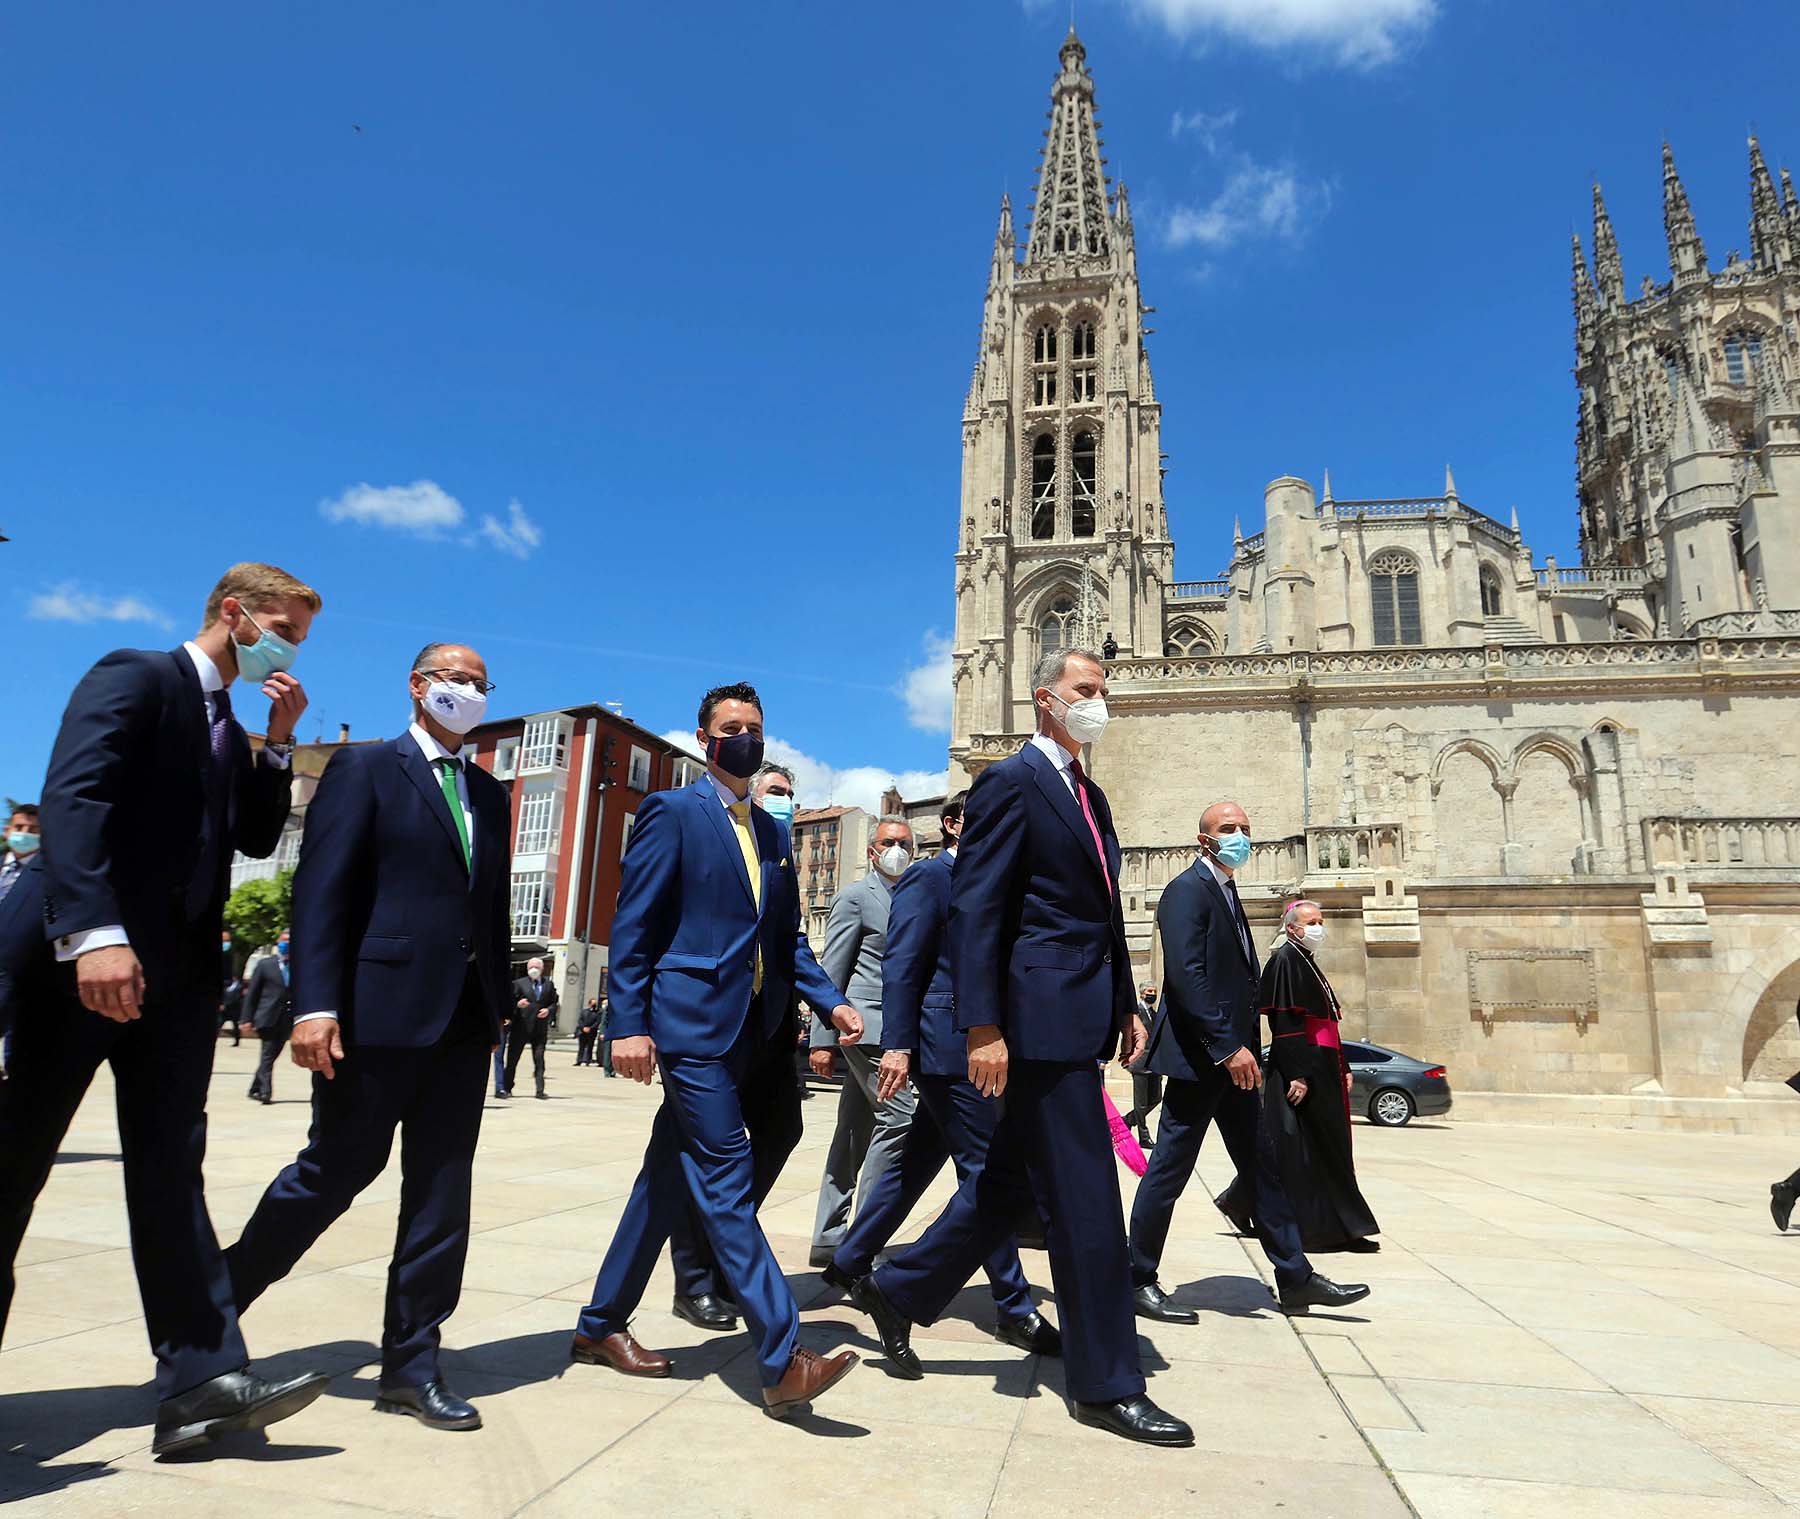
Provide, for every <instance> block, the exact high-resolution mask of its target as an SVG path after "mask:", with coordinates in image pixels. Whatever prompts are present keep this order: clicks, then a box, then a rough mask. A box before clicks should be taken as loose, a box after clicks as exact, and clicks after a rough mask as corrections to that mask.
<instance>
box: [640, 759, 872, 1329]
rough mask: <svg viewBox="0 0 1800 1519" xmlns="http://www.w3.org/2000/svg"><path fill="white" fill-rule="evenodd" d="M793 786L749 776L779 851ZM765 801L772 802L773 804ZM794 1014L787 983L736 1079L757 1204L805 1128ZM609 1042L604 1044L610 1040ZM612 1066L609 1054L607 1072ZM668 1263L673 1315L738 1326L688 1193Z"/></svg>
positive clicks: (708, 1325)
mask: <svg viewBox="0 0 1800 1519" xmlns="http://www.w3.org/2000/svg"><path fill="white" fill-rule="evenodd" d="M793 794H794V773H793V771H791V770H789V769H788V768H787V767H786V766H785V765H772V764H769V763H767V762H766V761H765V762H764V764H763V766H762V768H761V769H759V770H758V771H757V772H756V774H755V775H754V776H752V777H751V779H750V800H751V801H752V802H754V803H755V804H756V805H757V807H758V809H759V810H760V811H763V812H766V813H767V814H768V815H769V816H770V817H772V818H774V819H775V820H776V824H777V826H778V827H780V828H781V829H782V830H783V833H782V837H783V842H782V844H781V845H780V850H781V853H782V854H784V855H785V854H787V853H789V852H790V850H791V848H792V845H791V843H790V842H788V840H789V838H790V835H789V834H788V832H787V829H788V824H789V823H790V822H791V821H792V819H793V816H794V809H793V806H792V802H793ZM771 801H773V802H774V803H775V804H776V805H774V806H771V805H770V803H771ZM783 801H785V802H787V803H788V805H787V806H786V807H781V806H780V804H781V803H782V802H783ZM859 1012H860V1009H859ZM799 1019H800V1014H799V999H798V994H797V993H795V992H792V991H790V992H789V994H788V1016H787V1017H786V1018H784V1019H783V1020H782V1021H781V1024H780V1026H779V1027H778V1028H777V1029H776V1030H775V1032H774V1033H773V1034H771V1035H770V1036H769V1040H768V1042H767V1043H766V1044H765V1045H764V1046H763V1047H762V1048H761V1049H760V1050H758V1051H756V1052H755V1053H754V1054H753V1055H752V1057H751V1059H750V1061H749V1063H748V1064H747V1065H746V1067H745V1070H744V1079H743V1080H742V1081H741V1082H739V1084H738V1104H739V1107H740V1109H741V1110H742V1112H743V1115H744V1132H745V1133H746V1134H748V1135H749V1136H750V1172H751V1189H750V1196H751V1201H752V1202H753V1203H754V1205H755V1206H756V1207H758V1208H760V1207H762V1205H763V1199H764V1198H765V1197H767V1196H768V1195H769V1193H770V1192H771V1191H772V1190H773V1189H774V1186H775V1183H776V1181H777V1180H778V1179H779V1178H780V1176H781V1168H782V1167H783V1166H785V1165H786V1164H787V1158H788V1156H790V1155H792V1154H793V1153H794V1146H796V1145H797V1144H799V1143H800V1138H801V1136H802V1135H803V1134H804V1133H805V1132H806V1124H805V1120H803V1119H802V1118H801V1116H800V1073H799V1072H798V1071H797V1070H795V1069H794V1058H793V1057H794V1045H793V1029H794V1025H795V1024H796V1023H798V1022H799ZM607 1042H608V1044H609V1045H610V1043H611V1040H610V1039H609V1040H608V1041H607ZM611 1070H612V1065H611V1057H610V1056H608V1063H607V1071H608V1074H611ZM669 1264H670V1265H671V1266H673V1267H674V1268H675V1296H674V1301H673V1302H672V1303H671V1305H670V1306H671V1308H672V1310H673V1312H674V1314H675V1316H676V1317H677V1318H680V1319H686V1320H687V1322H688V1323H690V1324H692V1325H693V1326H694V1327H695V1328H696V1329H707V1330H711V1331H713V1332H714V1333H724V1334H729V1333H730V1332H731V1331H732V1330H734V1329H736V1328H737V1322H738V1317H737V1305H736V1304H735V1303H733V1302H732V1300H731V1298H730V1296H729V1294H728V1293H727V1292H726V1290H725V1281H724V1277H723V1275H722V1273H721V1272H720V1270H719V1263H718V1261H717V1259H716V1258H715V1257H714V1256H713V1252H712V1246H711V1245H709V1244H708V1243H707V1240H706V1225H705V1222H704V1221H703V1220H702V1219H701V1217H700V1210H699V1208H698V1207H697V1206H696V1205H695V1204H694V1202H693V1201H692V1200H691V1199H690V1200H689V1204H688V1206H687V1208H686V1209H684V1210H683V1212H682V1213H681V1215H680V1216H679V1217H678V1218H677V1219H676V1220H675V1223H674V1225H673V1227H672V1228H671V1229H670V1231H669Z"/></svg>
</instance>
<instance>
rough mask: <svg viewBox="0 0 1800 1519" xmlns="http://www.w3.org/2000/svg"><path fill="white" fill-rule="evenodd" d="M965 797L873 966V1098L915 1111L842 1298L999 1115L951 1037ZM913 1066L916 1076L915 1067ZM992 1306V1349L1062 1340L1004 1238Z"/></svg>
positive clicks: (844, 1250)
mask: <svg viewBox="0 0 1800 1519" xmlns="http://www.w3.org/2000/svg"><path fill="white" fill-rule="evenodd" d="M967 795H968V793H967V792H958V793H957V794H956V795H955V796H953V797H951V798H950V800H949V801H948V802H946V803H945V804H944V810H943V812H942V813H941V814H940V815H939V822H940V823H941V824H942V827H943V832H944V841H945V843H944V849H943V852H942V853H941V854H938V855H934V856H933V857H932V858H931V859H929V860H921V861H920V862H919V863H918V864H917V865H914V866H913V867H912V868H911V869H910V870H908V871H907V872H906V873H905V874H904V875H902V876H901V877H900V879H899V880H898V881H896V882H895V883H894V895H893V901H892V903H891V904H890V906H889V911H888V926H887V954H886V958H885V959H884V961H883V966H882V972H883V974H882V979H883V989H884V996H883V1000H882V1039H881V1042H882V1055H881V1064H880V1066H879V1067H878V1075H877V1080H878V1083H879V1084H878V1086H877V1089H876V1097H877V1099H878V1100H879V1101H881V1102H884V1103H885V1102H887V1101H888V1100H889V1099H890V1098H891V1097H892V1096H893V1095H894V1094H895V1093H896V1092H898V1091H899V1090H900V1088H901V1087H902V1086H903V1085H904V1084H905V1082H906V1080H907V1077H908V1076H909V1075H910V1076H911V1077H912V1080H913V1084H914V1086H915V1087H916V1088H917V1090H918V1095H919V1106H918V1110H917V1111H915V1113H914V1114H913V1120H912V1123H911V1124H910V1125H909V1126H908V1128H907V1131H906V1140H905V1142H904V1143H903V1144H902V1146H901V1148H900V1156H899V1159H898V1160H897V1161H896V1162H895V1163H894V1164H893V1165H892V1166H890V1167H889V1168H888V1169H887V1170H885V1171H884V1172H882V1174H881V1176H880V1177H879V1178H878V1179H877V1180H876V1181H875V1183H874V1184H873V1185H872V1186H871V1187H870V1188H869V1192H868V1195H867V1196H866V1197H864V1198H863V1201H862V1206H861V1207H860V1208H858V1209H857V1211H856V1222H855V1223H853V1224H852V1225H851V1226H850V1229H849V1232H848V1233H846V1234H845V1236H844V1238H843V1239H842V1240H841V1241H839V1243H838V1247H837V1250H836V1252H835V1253H834V1255H833V1257H832V1260H831V1263H830V1264H829V1265H828V1266H826V1268H825V1271H824V1277H825V1281H826V1283H827V1285H829V1286H833V1287H839V1288H843V1289H844V1290H846V1291H848V1290H849V1289H851V1288H853V1287H854V1286H855V1285H856V1283H857V1281H858V1280H860V1279H861V1278H862V1277H864V1276H867V1275H868V1274H869V1272H870V1271H872V1270H873V1269H874V1266H875V1257H876V1256H877V1255H878V1254H879V1253H880V1252H881V1251H882V1250H884V1249H885V1248H886V1247H887V1244H888V1241H889V1240H891V1239H892V1238H893V1237H894V1231H895V1230H896V1229H898V1228H899V1227H900V1226H901V1224H903V1223H904V1222H905V1221H906V1219H907V1217H908V1216H909V1215H910V1214H911V1213H912V1210H913V1208H914V1207H915V1206H916V1205H917V1204H918V1201H919V1199H920V1198H921V1197H923V1196H924V1195H925V1189H926V1188H927V1187H928V1186H930V1185H931V1183H932V1181H933V1179H934V1178H935V1177H936V1176H937V1174H938V1172H939V1171H941V1170H943V1168H944V1162H945V1161H946V1160H949V1161H952V1162H953V1163H954V1164H955V1166H956V1176H957V1180H958V1182H959V1183H961V1182H965V1181H967V1180H968V1179H969V1177H971V1176H973V1175H974V1174H975V1173H976V1172H977V1171H979V1170H980V1169H981V1167H982V1164H983V1163H984V1162H985V1161H986V1159H987V1152H988V1144H989V1142H990V1140H991V1139H992V1138H993V1134H994V1124H995V1123H996V1121H997V1120H998V1119H999V1116H1000V1113H999V1108H998V1105H997V1104H995V1103H992V1102H989V1101H988V1100H987V1098H985V1097H983V1096H982V1095H981V1093H979V1092H978V1091H976V1090H975V1088H974V1087H973V1086H972V1085H970V1083H969V1055H968V1041H967V1040H966V1039H965V1038H964V1037H963V1036H962V1035H961V1034H960V1033H958V1032H957V1028H956V997H955V992H954V988H953V985H952V977H951V967H950V947H949V939H948V936H947V934H946V932H945V930H946V928H947V927H948V926H949V921H950V891H951V879H952V873H953V872H954V870H955V868H956V850H957V838H958V836H959V835H960V834H961V833H962V822H963V804H964V800H965V798H966V797H967ZM915 1062H916V1064H915ZM983 1264H984V1265H985V1267H986V1270H987V1277H988V1282H989V1284H990V1286H991V1287H992V1289H993V1294H994V1315H995V1328H994V1338H995V1339H997V1340H999V1341H1000V1342H1001V1343H1002V1344H1006V1345H1013V1346H1016V1347H1017V1348H1018V1349H1020V1350H1023V1351H1025V1352H1027V1353H1028V1354H1034V1355H1052V1356H1059V1355H1061V1354H1062V1336H1061V1335H1059V1334H1058V1333H1057V1331H1056V1328H1055V1326H1054V1325H1052V1324H1048V1323H1046V1322H1045V1321H1044V1319H1043V1317H1042V1315H1040V1314H1039V1313H1038V1311H1037V1309H1036V1307H1035V1306H1033V1304H1032V1301H1031V1288H1030V1285H1029V1284H1028V1283H1027V1282H1026V1280H1025V1272H1024V1270H1023V1269H1022V1268H1021V1267H1020V1265H1019V1245H1018V1241H1017V1240H1016V1239H1014V1238H1010V1237H1009V1238H1007V1239H1006V1240H1004V1241H1002V1243H1001V1244H1000V1246H999V1247H998V1248H997V1249H996V1250H995V1251H994V1253H993V1254H992V1255H990V1256H989V1257H988V1258H987V1260H986V1261H985V1262H984V1263H983Z"/></svg>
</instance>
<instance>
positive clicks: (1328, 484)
mask: <svg viewBox="0 0 1800 1519" xmlns="http://www.w3.org/2000/svg"><path fill="white" fill-rule="evenodd" d="M1319 499H1320V501H1321V502H1322V503H1329V502H1330V501H1331V499H1332V497H1331V471H1330V470H1326V471H1325V494H1324V495H1323V496H1321V497H1320V498H1319Z"/></svg>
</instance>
